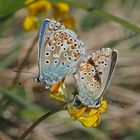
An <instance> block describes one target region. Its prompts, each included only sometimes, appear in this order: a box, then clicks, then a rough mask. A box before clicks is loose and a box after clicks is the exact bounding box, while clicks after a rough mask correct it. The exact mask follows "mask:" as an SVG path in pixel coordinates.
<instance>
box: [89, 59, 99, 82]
mask: <svg viewBox="0 0 140 140" xmlns="http://www.w3.org/2000/svg"><path fill="white" fill-rule="evenodd" d="M88 63H89V64H91V65H92V66H93V67H94V68H95V72H96V74H95V76H94V78H95V80H97V81H98V82H99V83H101V78H100V76H99V73H98V71H97V69H96V67H97V66H96V65H95V63H94V61H93V60H92V58H91V57H90V58H89V59H88Z"/></svg>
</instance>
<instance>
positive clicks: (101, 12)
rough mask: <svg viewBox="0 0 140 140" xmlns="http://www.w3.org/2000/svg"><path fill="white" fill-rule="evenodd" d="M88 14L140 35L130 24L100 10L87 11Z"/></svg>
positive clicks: (139, 31)
mask: <svg viewBox="0 0 140 140" xmlns="http://www.w3.org/2000/svg"><path fill="white" fill-rule="evenodd" d="M88 11H89V12H94V13H95V14H96V15H98V16H101V17H103V18H105V19H107V20H111V21H113V22H115V23H118V24H120V25H122V26H124V27H125V28H128V29H129V30H131V31H133V32H135V33H140V28H139V27H138V26H136V25H134V24H132V23H130V22H128V21H127V20H125V19H122V18H120V17H117V16H115V15H112V14H110V13H108V12H106V11H103V10H102V9H91V10H88Z"/></svg>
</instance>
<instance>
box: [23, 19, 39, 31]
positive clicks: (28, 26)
mask: <svg viewBox="0 0 140 140" xmlns="http://www.w3.org/2000/svg"><path fill="white" fill-rule="evenodd" d="M37 20H38V19H37V18H36V17H35V16H27V17H25V19H24V21H23V27H24V29H25V30H27V31H33V30H34V29H36V23H37Z"/></svg>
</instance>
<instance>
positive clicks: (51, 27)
mask: <svg viewBox="0 0 140 140" xmlns="http://www.w3.org/2000/svg"><path fill="white" fill-rule="evenodd" d="M53 27H54V23H53V22H51V23H49V25H48V28H49V30H52V29H53Z"/></svg>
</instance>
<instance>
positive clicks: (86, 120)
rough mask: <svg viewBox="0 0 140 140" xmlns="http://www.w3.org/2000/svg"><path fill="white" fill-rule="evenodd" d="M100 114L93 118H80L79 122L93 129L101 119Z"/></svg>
mask: <svg viewBox="0 0 140 140" xmlns="http://www.w3.org/2000/svg"><path fill="white" fill-rule="evenodd" d="M99 117H100V116H99V114H97V115H94V116H93V117H80V118H79V119H78V120H79V121H80V122H81V123H82V124H83V125H84V126H85V127H92V126H96V125H95V124H97V121H98V119H99Z"/></svg>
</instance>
